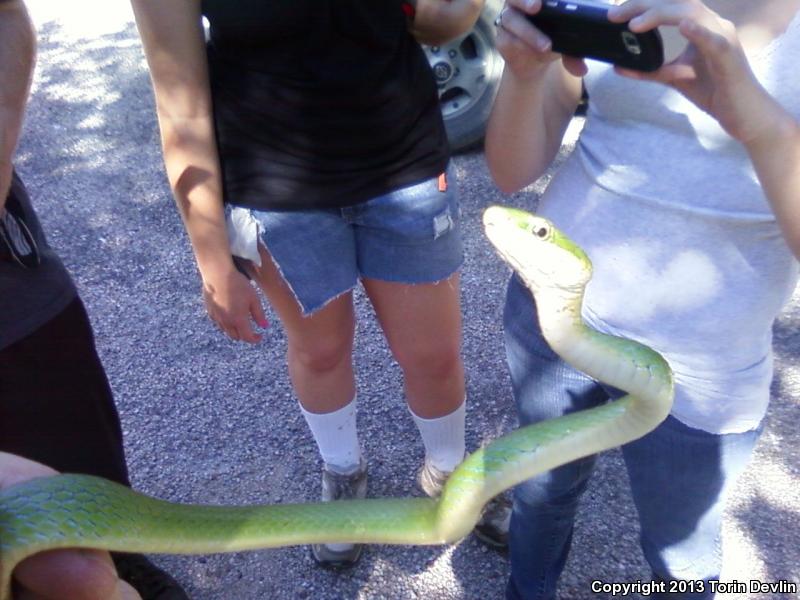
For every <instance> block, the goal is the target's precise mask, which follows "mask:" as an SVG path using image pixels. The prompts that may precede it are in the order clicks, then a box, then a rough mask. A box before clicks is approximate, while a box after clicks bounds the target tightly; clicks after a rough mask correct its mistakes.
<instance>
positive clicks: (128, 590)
mask: <svg viewBox="0 0 800 600" xmlns="http://www.w3.org/2000/svg"><path fill="white" fill-rule="evenodd" d="M119 597H120V599H121V600H142V597H141V596H140V595H139V592H137V591H136V590H135V589H133V587H132V586H131V584H129V583H128V582H127V581H120V582H119Z"/></svg>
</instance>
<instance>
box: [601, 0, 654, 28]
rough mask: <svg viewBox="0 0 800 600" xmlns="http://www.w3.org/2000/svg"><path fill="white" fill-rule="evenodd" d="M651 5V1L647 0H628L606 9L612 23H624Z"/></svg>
mask: <svg viewBox="0 0 800 600" xmlns="http://www.w3.org/2000/svg"><path fill="white" fill-rule="evenodd" d="M651 7H652V2H649V1H648V0H628V1H627V2H623V3H622V4H618V5H616V6H611V7H609V9H608V20H609V21H613V22H614V23H624V22H625V21H630V20H631V19H632V18H633V17H635V16H637V15H640V14H642V13H643V12H644V11H646V10H647V9H649V8H651Z"/></svg>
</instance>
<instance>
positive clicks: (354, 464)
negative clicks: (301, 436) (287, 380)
mask: <svg viewBox="0 0 800 600" xmlns="http://www.w3.org/2000/svg"><path fill="white" fill-rule="evenodd" d="M300 410H301V411H302V413H303V416H304V417H305V419H306V423H308V427H309V428H310V429H311V435H313V436H314V441H315V442H317V447H318V448H319V453H320V455H322V460H323V461H325V465H326V466H327V467H328V468H329V469H330V470H332V471H335V472H336V473H340V474H343V475H349V474H350V473H354V472H355V471H356V470H357V469H358V467H359V465H360V464H361V447H360V445H359V443H358V432H357V431H356V399H355V397H354V398H353V399H352V400H351V401H350V403H349V404H347V405H345V406H343V407H342V408H340V409H338V410H335V411H333V412H329V413H312V412H308V411H307V410H306V409H305V408H303V405H302V404H301V405H300Z"/></svg>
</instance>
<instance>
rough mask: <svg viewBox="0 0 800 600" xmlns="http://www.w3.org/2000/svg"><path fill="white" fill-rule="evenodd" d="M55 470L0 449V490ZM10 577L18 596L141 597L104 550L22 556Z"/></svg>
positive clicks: (76, 599)
mask: <svg viewBox="0 0 800 600" xmlns="http://www.w3.org/2000/svg"><path fill="white" fill-rule="evenodd" d="M55 474H56V472H55V471H54V470H53V469H51V468H50V467H46V466H45V465H43V464H40V463H37V462H34V461H32V460H28V459H26V458H22V457H21V456H16V455H14V454H8V453H7V452H0V490H4V489H6V488H10V487H12V486H14V485H17V484H18V483H23V482H25V481H28V480H29V479H36V478H38V477H49V476H51V475H55ZM14 579H15V580H16V582H17V584H18V585H19V587H20V590H19V592H20V598H22V597H25V598H33V597H35V598H39V599H40V600H58V599H61V598H70V599H72V600H141V598H140V597H139V594H137V593H136V591H135V590H134V589H133V588H132V587H131V586H130V585H128V584H127V583H125V582H124V581H121V580H120V579H119V578H118V577H117V572H116V570H115V569H114V563H113V562H112V561H111V557H110V556H109V554H108V552H101V551H99V550H52V551H49V552H41V553H39V554H34V555H33V556H31V557H29V558H26V559H25V560H23V561H22V562H21V563H20V564H19V565H17V567H16V569H14Z"/></svg>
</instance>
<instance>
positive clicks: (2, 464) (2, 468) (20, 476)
mask: <svg viewBox="0 0 800 600" xmlns="http://www.w3.org/2000/svg"><path fill="white" fill-rule="evenodd" d="M57 474H58V473H57V472H56V471H54V470H53V469H51V468H50V467H48V466H46V465H43V464H41V463H38V462H35V461H32V460H28V459H27V458H23V457H21V456H17V455H16V454H9V453H8V452H0V490H4V489H5V488H9V487H11V486H12V485H17V484H18V483H22V482H23V481H28V480H29V479H36V478H37V477H49V476H50V475H57Z"/></svg>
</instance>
